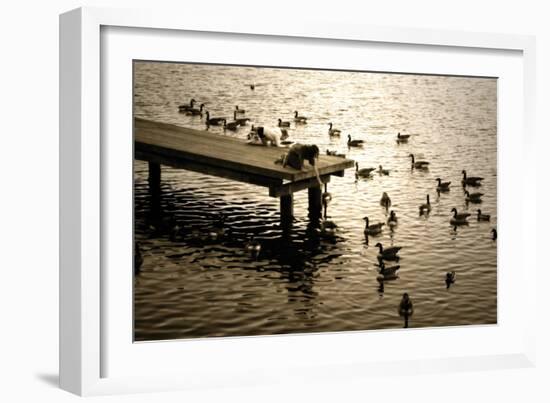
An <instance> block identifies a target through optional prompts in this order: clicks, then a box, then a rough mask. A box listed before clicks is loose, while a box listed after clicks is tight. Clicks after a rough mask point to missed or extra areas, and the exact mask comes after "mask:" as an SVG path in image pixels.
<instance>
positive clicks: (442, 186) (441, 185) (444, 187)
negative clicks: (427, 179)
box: [436, 178, 451, 192]
mask: <svg viewBox="0 0 550 403" xmlns="http://www.w3.org/2000/svg"><path fill="white" fill-rule="evenodd" d="M436 181H437V190H439V191H440V192H448V191H449V186H451V182H441V178H436Z"/></svg>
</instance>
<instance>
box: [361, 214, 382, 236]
mask: <svg viewBox="0 0 550 403" xmlns="http://www.w3.org/2000/svg"><path fill="white" fill-rule="evenodd" d="M363 220H365V230H364V231H363V232H364V233H365V236H367V235H378V234H380V233H381V232H382V227H383V226H384V225H385V224H384V223H383V222H379V223H377V224H372V225H369V217H363Z"/></svg>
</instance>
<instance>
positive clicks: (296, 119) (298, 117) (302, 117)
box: [294, 111, 307, 123]
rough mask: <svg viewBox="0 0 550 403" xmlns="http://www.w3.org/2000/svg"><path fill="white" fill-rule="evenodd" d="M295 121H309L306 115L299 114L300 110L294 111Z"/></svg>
mask: <svg viewBox="0 0 550 403" xmlns="http://www.w3.org/2000/svg"><path fill="white" fill-rule="evenodd" d="M294 121H295V122H296V123H307V118H306V117H305V116H299V115H298V111H294Z"/></svg>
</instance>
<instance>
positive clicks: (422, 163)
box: [409, 154, 430, 169]
mask: <svg viewBox="0 0 550 403" xmlns="http://www.w3.org/2000/svg"><path fill="white" fill-rule="evenodd" d="M409 157H411V164H412V166H413V168H416V169H428V165H430V163H429V162H428V161H415V159H414V154H409Z"/></svg>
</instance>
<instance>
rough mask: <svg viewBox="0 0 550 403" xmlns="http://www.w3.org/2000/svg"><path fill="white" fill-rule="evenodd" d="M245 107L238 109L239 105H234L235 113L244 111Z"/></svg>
mask: <svg viewBox="0 0 550 403" xmlns="http://www.w3.org/2000/svg"><path fill="white" fill-rule="evenodd" d="M245 112H246V110H245V109H239V105H235V113H245Z"/></svg>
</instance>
